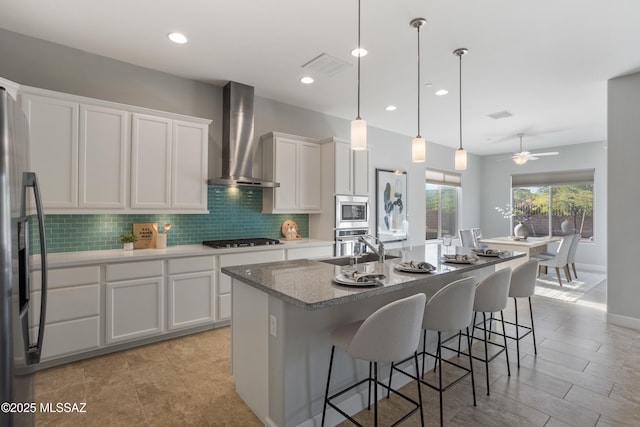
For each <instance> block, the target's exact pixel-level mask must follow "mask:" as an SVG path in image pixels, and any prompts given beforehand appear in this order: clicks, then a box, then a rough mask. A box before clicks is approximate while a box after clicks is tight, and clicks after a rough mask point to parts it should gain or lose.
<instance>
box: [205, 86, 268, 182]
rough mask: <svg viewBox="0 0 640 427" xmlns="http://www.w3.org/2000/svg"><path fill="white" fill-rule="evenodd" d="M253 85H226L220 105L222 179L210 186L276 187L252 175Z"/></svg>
mask: <svg viewBox="0 0 640 427" xmlns="http://www.w3.org/2000/svg"><path fill="white" fill-rule="evenodd" d="M253 92H254V90H253V86H247V85H244V84H242V83H236V82H229V83H227V84H226V85H225V86H224V90H223V102H222V110H223V111H222V176H221V177H219V178H214V179H210V180H209V184H213V185H238V186H239V185H242V186H251V187H280V184H279V183H277V182H271V181H265V180H262V179H260V178H254V177H253V176H252V169H253V158H254V156H255V152H256V148H257V144H258V141H255V140H254V137H253Z"/></svg>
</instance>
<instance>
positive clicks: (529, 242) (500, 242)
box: [478, 236, 562, 268]
mask: <svg viewBox="0 0 640 427" xmlns="http://www.w3.org/2000/svg"><path fill="white" fill-rule="evenodd" d="M560 240H562V238H561V237H558V236H542V237H527V238H526V239H523V238H519V237H516V236H501V237H490V238H485V239H480V240H479V241H478V243H479V244H480V245H482V246H483V247H486V248H489V249H495V250H500V251H517V252H524V253H525V256H524V257H522V258H518V259H514V260H511V261H509V262H505V263H502V264H501V265H500V267H499V268H506V267H511V268H516V267H517V266H519V265H521V264H524V263H525V262H527V261H529V260H530V259H531V258H532V257H535V256H536V255H539V254H541V253H544V252H548V251H549V245H550V244H553V243H556V242H559V241H560Z"/></svg>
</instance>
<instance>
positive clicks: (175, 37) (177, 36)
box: [167, 33, 187, 44]
mask: <svg viewBox="0 0 640 427" xmlns="http://www.w3.org/2000/svg"><path fill="white" fill-rule="evenodd" d="M167 37H169V40H171V41H172V42H174V43H178V44H185V43H186V42H187V36H185V35H184V34H182V33H169V34H167Z"/></svg>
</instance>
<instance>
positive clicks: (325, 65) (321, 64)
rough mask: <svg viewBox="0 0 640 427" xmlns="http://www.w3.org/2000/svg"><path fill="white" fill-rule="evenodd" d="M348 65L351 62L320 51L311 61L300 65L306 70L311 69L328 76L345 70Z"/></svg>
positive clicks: (349, 65)
mask: <svg viewBox="0 0 640 427" xmlns="http://www.w3.org/2000/svg"><path fill="white" fill-rule="evenodd" d="M349 67H351V64H349V63H348V62H344V61H343V60H341V59H338V58H335V57H333V56H331V55H328V54H326V53H321V54H320V55H318V56H316V57H315V58H313V59H312V60H311V61H309V62H307V63H306V64H303V65H302V68H304V69H306V70H312V71H315V72H318V73H321V74H325V75H327V76H329V77H332V76H335V75H336V74H338V73H340V72H342V71H344V70H346V69H347V68H349Z"/></svg>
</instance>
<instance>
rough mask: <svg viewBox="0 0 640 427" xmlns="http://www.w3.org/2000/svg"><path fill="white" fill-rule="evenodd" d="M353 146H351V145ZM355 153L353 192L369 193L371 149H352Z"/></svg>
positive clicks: (357, 193) (359, 193) (359, 194)
mask: <svg viewBox="0 0 640 427" xmlns="http://www.w3.org/2000/svg"><path fill="white" fill-rule="evenodd" d="M349 148H351V147H349ZM352 153H353V162H352V166H353V169H352V170H353V175H352V176H353V194H354V195H356V196H368V195H369V150H361V151H352Z"/></svg>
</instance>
